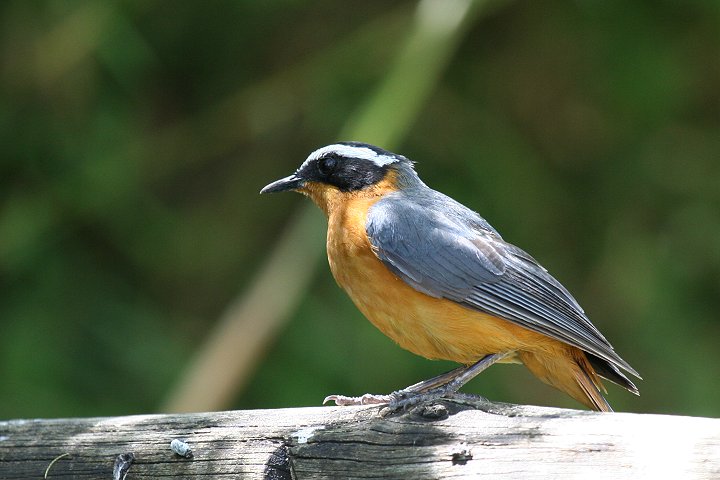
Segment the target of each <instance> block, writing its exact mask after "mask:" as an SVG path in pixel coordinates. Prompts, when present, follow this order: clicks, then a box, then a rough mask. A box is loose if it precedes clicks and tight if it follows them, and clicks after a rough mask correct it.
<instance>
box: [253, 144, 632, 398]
mask: <svg viewBox="0 0 720 480" xmlns="http://www.w3.org/2000/svg"><path fill="white" fill-rule="evenodd" d="M283 191H295V192H299V193H301V194H303V195H305V196H307V197H309V198H310V199H311V200H312V201H313V202H314V203H315V204H316V205H317V206H318V207H320V209H321V210H322V211H323V212H324V214H325V216H326V217H327V221H328V227H327V245H326V247H327V257H328V263H329V266H330V270H331V272H332V274H333V276H334V278H335V280H336V282H337V283H338V284H339V286H340V287H341V288H342V289H343V290H345V292H346V293H347V294H348V295H349V297H350V298H351V299H352V301H353V302H354V304H355V305H356V306H357V308H358V309H359V310H360V311H361V312H362V313H363V314H364V316H365V317H367V319H368V320H369V321H370V322H371V323H372V324H373V325H375V327H377V328H378V329H379V330H380V331H381V332H382V333H384V334H385V335H387V336H388V337H390V338H391V339H392V340H394V341H395V342H396V343H397V344H398V345H399V346H400V347H402V348H404V349H406V350H409V351H410V352H413V353H415V354H417V355H420V356H422V357H425V358H428V359H443V360H450V361H453V362H456V363H459V364H460V366H459V367H457V368H455V369H454V370H451V371H449V372H447V373H444V374H442V375H438V376H437V377H434V378H431V379H428V380H425V381H422V382H418V383H416V384H414V385H411V386H409V387H406V388H404V389H401V390H398V391H395V392H392V393H391V394H387V395H381V394H365V395H362V396H360V397H349V396H344V395H330V396H328V397H327V398H326V399H325V401H326V402H328V401H334V402H335V403H336V404H337V405H358V404H387V405H388V406H389V407H392V408H395V409H397V408H408V407H409V406H412V405H415V404H417V403H420V402H423V401H425V400H428V399H438V398H441V397H449V396H452V395H453V394H455V393H457V391H458V390H459V389H460V388H461V387H462V386H463V385H465V384H466V383H467V382H468V381H470V380H471V379H472V378H474V377H475V376H476V375H478V374H479V373H480V372H482V371H483V370H485V369H486V368H488V367H489V366H490V365H492V364H494V363H497V362H502V363H522V364H524V365H525V366H526V367H527V368H528V369H529V370H530V372H531V373H532V374H533V375H535V376H536V377H537V378H539V379H540V380H541V381H542V382H544V383H546V384H549V385H551V386H553V387H555V388H556V389H558V390H560V391H562V392H565V393H566V394H568V395H569V396H570V397H572V398H574V399H575V400H577V401H578V402H580V403H581V404H583V405H585V406H586V407H588V408H590V409H592V410H597V411H605V412H608V411H612V408H611V407H610V404H609V403H608V401H607V400H606V399H605V397H604V395H603V394H604V393H605V394H606V393H607V391H606V389H605V387H604V385H603V383H602V380H601V378H603V379H605V380H608V381H610V382H613V383H615V384H617V385H619V386H621V387H623V388H625V389H627V390H628V391H630V392H632V393H634V394H636V395H639V391H638V389H637V387H636V386H635V385H634V384H633V383H632V382H631V381H630V380H629V379H628V377H627V376H626V375H625V373H623V372H627V373H629V374H631V375H633V376H635V377H637V378H639V379H640V378H641V377H640V375H639V374H638V372H637V371H636V370H635V369H633V367H631V366H630V364H629V363H628V362H626V361H625V360H623V359H622V358H621V357H620V356H619V355H618V354H617V353H616V352H615V350H614V349H613V347H612V345H611V344H610V343H609V342H608V340H607V339H606V338H605V337H604V336H603V335H602V333H600V331H599V330H598V329H597V328H596V327H595V326H594V325H593V324H592V323H591V322H590V320H589V318H588V316H587V315H586V314H585V312H584V310H583V309H582V308H581V307H580V305H579V304H578V302H577V301H576V300H575V298H574V297H573V296H572V295H571V294H570V292H569V291H568V290H567V289H566V288H565V287H564V286H563V285H562V284H561V283H560V282H559V281H558V280H556V279H555V278H554V277H553V276H552V275H550V273H548V271H547V270H546V269H545V268H544V267H543V266H542V265H540V263H539V262H538V261H537V260H535V259H534V258H533V257H532V256H530V255H529V254H528V253H526V252H525V251H524V250H522V249H520V248H519V247H516V246H515V245H513V244H511V243H509V242H507V241H505V240H504V239H503V237H502V236H501V235H500V233H498V231H497V230H495V228H493V227H492V226H491V225H490V223H488V221H487V220H485V219H484V218H483V217H481V216H480V215H479V214H478V213H476V212H475V211H474V210H472V209H470V208H468V207H466V206H465V205H463V204H461V203H460V202H458V201H456V200H454V199H452V198H450V197H449V196H447V195H445V194H443V193H441V192H438V191H436V190H433V189H432V188H430V187H428V186H427V185H426V184H425V183H424V182H423V181H422V180H421V179H420V177H419V176H418V174H417V172H416V170H415V162H413V161H411V160H409V159H408V158H407V157H404V156H402V155H399V154H395V153H392V152H390V151H387V150H384V149H382V148H380V147H377V146H374V145H371V144H368V143H362V142H356V141H351V142H338V143H335V144H332V145H327V146H324V147H322V148H319V149H317V150H315V151H313V152H312V153H311V154H310V155H309V156H308V157H307V159H306V160H305V161H304V162H303V163H302V164H301V165H300V167H299V168H298V169H297V170H296V171H295V172H294V173H292V174H291V175H289V176H287V177H284V178H281V179H279V180H277V181H275V182H272V183H270V184H269V185H267V186H265V187H264V188H263V189H262V190H261V191H260V193H261V194H265V193H275V192H283Z"/></svg>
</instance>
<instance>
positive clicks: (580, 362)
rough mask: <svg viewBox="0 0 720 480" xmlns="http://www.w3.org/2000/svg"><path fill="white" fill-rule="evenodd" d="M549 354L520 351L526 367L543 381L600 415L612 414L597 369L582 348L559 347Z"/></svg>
mask: <svg viewBox="0 0 720 480" xmlns="http://www.w3.org/2000/svg"><path fill="white" fill-rule="evenodd" d="M558 347H559V348H558V349H557V350H556V351H555V352H553V353H552V354H550V353H549V352H548V353H546V352H520V359H521V360H522V362H523V363H524V364H525V366H526V367H527V368H528V369H529V370H530V371H531V372H532V373H533V375H535V376H536V377H538V378H539V379H540V380H542V381H543V382H545V383H547V384H548V385H552V386H553V387H555V388H557V389H558V390H560V391H563V392H565V393H567V394H568V395H570V396H571V397H573V398H574V399H575V400H577V401H578V402H580V403H582V404H583V405H585V406H587V407H588V408H591V409H593V410H598V411H601V412H612V408H610V404H609V403H608V402H607V400H605V397H603V396H602V393H601V391H602V392H606V390H605V387H604V386H603V384H602V383H601V382H600V378H599V377H598V375H597V373H596V372H595V369H594V368H593V367H592V365H590V362H589V361H588V359H587V357H586V356H585V353H584V352H583V351H582V350H580V349H579V348H575V347H571V346H568V345H558Z"/></svg>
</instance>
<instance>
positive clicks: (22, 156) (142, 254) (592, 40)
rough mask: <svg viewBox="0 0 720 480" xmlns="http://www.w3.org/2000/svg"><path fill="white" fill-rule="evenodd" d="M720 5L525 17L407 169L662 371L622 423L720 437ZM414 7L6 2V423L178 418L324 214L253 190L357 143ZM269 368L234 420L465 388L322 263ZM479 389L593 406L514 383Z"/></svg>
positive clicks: (509, 375)
mask: <svg viewBox="0 0 720 480" xmlns="http://www.w3.org/2000/svg"><path fill="white" fill-rule="evenodd" d="M719 5H720V4H718V3H717V2H715V1H712V0H708V1H701V0H694V1H687V2H670V1H664V0H661V1H654V2H650V1H638V2H621V1H619V0H606V1H593V0H585V1H581V2H562V1H549V2H532V1H529V0H525V1H516V2H501V3H500V4H499V5H498V6H497V8H495V9H494V10H493V11H492V13H491V14H489V15H487V16H485V17H483V18H482V19H480V21H478V22H476V23H475V24H474V25H473V26H472V28H471V30H470V32H468V34H467V35H466V37H465V39H464V40H463V43H462V45H461V46H460V48H459V51H458V52H457V53H456V55H455V56H453V57H452V58H449V59H448V62H449V64H448V66H447V70H446V72H445V74H444V75H443V78H442V80H441V82H440V84H439V86H438V88H437V89H436V91H435V92H434V93H433V95H432V97H431V99H430V101H429V102H428V103H427V104H426V105H425V106H424V108H423V109H422V111H420V112H419V113H418V115H417V118H416V119H415V121H414V124H413V127H412V128H411V129H410V130H409V131H408V133H407V135H406V139H405V141H404V143H403V145H402V147H401V148H400V149H398V151H399V152H401V153H403V154H405V155H407V156H409V157H410V158H412V159H414V160H416V161H418V162H419V163H418V171H419V172H420V174H421V176H422V177H423V179H424V180H425V181H426V182H427V183H428V184H429V185H431V186H433V187H434V188H436V189H438V190H441V191H443V192H445V193H448V194H450V195H451V196H453V197H455V198H457V199H458V200H460V201H462V202H463V203H465V204H467V205H469V206H471V207H473V208H474V209H476V210H478V211H479V212H480V213H481V214H482V215H483V216H485V217H486V218H487V219H488V220H489V221H490V222H491V223H492V224H493V225H494V226H495V227H496V228H498V230H499V231H500V232H502V233H503V235H504V237H505V238H506V239H508V240H509V241H511V242H513V243H516V244H518V245H520V246H521V247H523V248H524V249H526V250H528V251H529V252H530V253H531V254H533V255H534V256H535V257H537V258H538V259H539V260H540V261H541V262H542V263H543V264H544V265H545V266H546V267H548V269H549V270H550V271H551V272H552V273H554V274H555V276H556V277H558V278H559V279H560V280H561V281H562V282H563V283H564V284H565V285H566V286H568V287H569V289H570V290H571V291H572V292H573V293H574V294H575V295H576V296H577V297H578V299H579V301H580V303H581V304H582V305H583V306H584V308H585V310H586V311H587V312H588V314H589V316H590V318H591V319H592V320H593V321H594V323H595V324H596V325H598V326H599V328H600V329H601V330H602V331H603V332H604V333H605V334H606V336H607V337H608V338H609V339H610V340H611V342H612V343H613V344H614V346H615V347H616V349H617V350H618V352H619V353H620V354H621V355H622V356H623V357H624V358H625V359H627V360H628V361H629V362H630V363H631V364H632V365H633V366H635V368H637V369H638V370H639V371H640V372H641V374H643V377H644V378H645V380H644V381H642V382H639V387H640V390H641V393H642V396H641V397H639V398H635V397H634V396H632V395H629V394H626V393H624V392H622V391H620V390H619V389H616V388H613V387H610V388H611V391H610V395H609V400H610V402H611V403H612V404H613V406H614V407H615V408H616V409H618V410H627V411H638V412H666V413H678V414H690V415H708V416H718V415H720V382H719V381H718V379H719V378H720V351H719V350H718V348H717V345H718V343H719V341H720V322H718V315H719V313H718V312H720V42H718V38H719V35H718V34H719V32H720V7H719ZM414 8H415V3H414V2H392V4H390V3H389V2H382V1H379V0H369V1H366V2H362V3H350V2H331V1H328V0H325V1H316V2H299V1H289V0H285V1H276V2H249V1H235V2H227V1H221V0H212V1H208V2H203V3H197V2H196V3H178V2H166V1H144V2H139V1H129V0H128V1H108V2H69V1H65V2H63V1H36V2H25V1H20V0H8V1H5V2H3V4H2V5H1V6H0V142H1V143H2V146H3V154H2V157H1V159H0V287H1V288H0V418H13V417H57V416H70V415H82V416H88V415H119V414H126V413H135V412H150V411H154V410H156V409H157V408H158V405H159V404H160V402H161V401H162V400H163V398H164V395H165V394H166V392H167V391H168V390H169V389H170V388H171V387H172V385H173V384H174V383H175V382H176V381H177V380H178V378H179V377H180V375H182V372H183V369H184V368H185V367H186V366H187V364H188V362H190V361H191V360H192V357H193V352H194V351H195V349H196V348H197V347H198V346H199V345H200V343H201V341H202V339H203V337H204V336H205V335H206V333H207V332H208V331H209V330H210V329H211V328H212V326H213V324H214V322H215V320H216V319H217V318H218V317H219V316H220V314H221V312H222V311H223V310H224V308H225V306H226V305H227V304H228V303H230V302H231V301H232V300H233V298H235V296H236V295H237V294H238V293H239V292H241V291H243V290H244V289H245V288H247V286H248V285H249V284H250V283H251V282H252V281H253V273H254V272H255V271H256V270H257V268H258V266H259V265H260V264H261V262H262V259H263V257H264V255H265V254H266V253H267V252H269V251H270V249H271V248H272V245H273V243H274V241H275V239H276V238H277V236H278V235H280V234H281V233H282V231H283V225H284V223H285V222H286V220H287V219H288V218H289V216H290V215H291V214H292V212H293V210H294V209H296V208H298V207H299V206H300V204H301V203H302V202H306V201H307V200H305V199H302V198H300V197H299V196H294V195H290V194H288V195H282V196H277V197H268V198H265V197H259V196H258V195H257V192H258V191H259V189H260V188H261V187H262V186H263V185H265V184H266V183H268V182H269V181H271V180H274V179H276V178H278V177H280V176H284V175H286V174H288V173H289V172H290V171H292V170H293V169H294V168H296V167H297V165H299V163H300V162H302V161H303V159H304V157H305V156H306V155H307V153H309V152H310V151H311V150H313V149H314V148H317V147H319V146H322V145H324V144H327V143H331V142H332V141H334V140H336V136H337V134H338V131H339V129H340V127H341V126H342V125H344V124H345V123H346V122H347V121H348V119H349V118H351V116H352V115H353V114H354V113H355V112H356V111H357V109H358V108H359V107H360V106H361V105H362V104H363V101H364V100H366V99H367V97H368V95H369V94H370V93H371V92H372V91H373V88H374V87H375V86H376V85H377V84H378V83H379V82H380V81H381V80H382V79H383V78H384V75H385V74H386V73H387V71H388V70H389V68H390V66H391V65H392V62H393V59H394V58H395V57H394V56H395V54H396V53H397V51H398V48H399V47H400V46H401V45H402V41H403V39H404V38H405V35H406V33H407V30H408V28H409V25H410V21H411V18H412V13H413V11H414ZM423 73H424V72H423V70H422V66H418V72H417V76H418V81H419V82H420V81H422V76H423ZM377 121H378V122H379V123H381V122H382V121H383V119H382V118H378V119H377ZM355 140H364V139H361V138H358V139H355ZM299 254H301V252H299ZM282 294H283V292H282V289H281V288H279V289H278V292H277V295H278V296H280V295H282ZM259 365H260V366H259V368H258V370H257V372H256V373H255V375H254V378H253V381H252V382H251V384H250V385H249V387H248V388H247V389H245V391H243V392H242V393H241V394H240V395H239V396H238V398H237V401H236V402H235V404H234V407H237V408H255V407H281V406H296V405H317V404H319V402H320V401H321V400H322V398H323V397H324V396H325V395H326V394H329V393H345V394H361V393H364V392H366V391H373V392H386V391H390V390H394V389H397V388H399V387H402V386H404V385H407V384H410V383H413V382H415V381H417V380H420V379H422V378H426V377H428V376H431V375H433V374H436V373H440V372H442V371H444V370H447V369H449V368H451V367H452V365H451V364H448V363H445V362H430V361H427V360H425V359H422V358H419V357H415V356H414V355H412V354H410V353H408V352H405V351H403V350H401V349H400V348H399V347H397V346H396V345H394V344H393V343H392V342H391V341H390V340H388V339H387V338H385V337H384V336H383V335H382V334H380V333H379V332H378V331H376V330H375V329H374V328H373V327H372V326H371V325H370V323H369V322H367V321H366V320H364V319H363V318H362V316H361V314H360V313H359V312H358V311H357V310H356V309H355V308H354V307H353V305H352V304H351V302H350V301H349V299H347V298H346V296H345V295H344V293H342V292H341V291H340V289H339V288H337V287H336V286H335V284H334V281H333V280H332V278H331V276H330V274H329V271H328V269H327V267H326V266H325V265H323V266H322V268H320V269H318V273H317V275H316V278H315V281H314V282H313V284H312V285H311V288H310V289H309V290H308V292H307V295H306V297H305V299H304V301H303V302H302V305H301V307H300V309H299V310H298V312H297V313H296V314H295V315H294V317H293V318H292V320H291V321H290V323H289V324H288V326H287V328H286V329H285V330H284V331H283V332H281V334H280V335H279V336H278V337H277V338H276V339H275V341H274V343H273V345H272V348H271V349H270V350H269V351H267V352H266V356H265V357H264V358H263V360H262V361H261V362H259ZM219 374H220V373H219ZM466 390H467V391H470V392H478V393H480V392H482V393H483V394H484V395H486V396H488V397H490V398H492V399H497V400H505V401H512V402H517V403H535V404H547V405H558V406H572V407H576V406H577V405H576V404H575V403H573V401H572V400H570V399H567V398H565V397H564V396H563V395H562V394H560V393H557V392H555V391H554V390H552V389H550V388H549V387H546V386H544V385H542V384H541V383H540V382H539V381H537V380H535V379H533V378H532V377H531V376H530V375H529V373H527V372H526V371H525V369H523V368H520V367H517V366H497V367H493V368H492V369H490V370H488V371H487V372H486V373H484V374H483V375H481V376H480V377H479V378H478V379H476V380H474V381H473V382H472V383H471V384H470V385H469V386H468V387H467V388H466Z"/></svg>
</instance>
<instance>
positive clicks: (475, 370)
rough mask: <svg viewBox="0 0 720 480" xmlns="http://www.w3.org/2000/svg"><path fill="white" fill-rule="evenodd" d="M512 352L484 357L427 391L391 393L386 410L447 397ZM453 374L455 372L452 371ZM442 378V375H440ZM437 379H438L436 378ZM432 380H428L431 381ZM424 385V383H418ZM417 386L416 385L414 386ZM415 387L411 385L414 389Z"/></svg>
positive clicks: (403, 407) (405, 407) (404, 407)
mask: <svg viewBox="0 0 720 480" xmlns="http://www.w3.org/2000/svg"><path fill="white" fill-rule="evenodd" d="M513 353H514V352H512V351H510V352H501V353H491V354H489V355H485V356H484V357H483V358H481V359H480V360H478V361H477V362H475V363H473V364H472V365H470V366H469V367H466V368H463V369H461V371H459V372H458V373H457V375H455V376H454V377H453V378H450V379H449V381H447V382H445V383H443V384H440V385H438V386H436V387H434V388H433V387H431V388H429V389H423V390H420V391H418V390H414V391H406V390H400V391H398V392H393V393H391V394H390V395H389V396H390V397H392V400H391V401H390V402H388V408H390V410H399V409H407V408H409V407H412V406H414V405H417V404H419V403H422V402H427V401H432V400H437V399H439V398H443V397H449V396H451V395H453V394H454V393H456V392H457V391H458V390H460V388H461V387H462V386H463V385H465V384H466V383H468V382H469V381H470V380H472V379H473V378H475V377H476V376H478V375H479V374H480V373H481V372H482V371H484V370H485V369H486V368H488V367H489V366H490V365H492V364H493V363H496V362H498V361H500V360H502V359H503V358H505V357H507V356H509V355H511V354H513ZM456 370H458V369H456ZM453 372H455V370H453ZM453 372H448V373H447V374H445V375H448V374H450V373H453ZM441 376H442V375H441ZM436 378H438V377H436ZM432 380H434V379H430V381H432ZM420 383H424V382H420ZM416 385H418V384H416ZM414 386H415V385H413V387H414Z"/></svg>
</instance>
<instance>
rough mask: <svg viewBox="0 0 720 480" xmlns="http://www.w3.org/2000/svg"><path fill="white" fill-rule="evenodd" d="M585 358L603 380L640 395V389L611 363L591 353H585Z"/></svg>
mask: <svg viewBox="0 0 720 480" xmlns="http://www.w3.org/2000/svg"><path fill="white" fill-rule="evenodd" d="M586 355H587V359H588V361H589V362H590V365H592V367H593V368H594V369H595V372H596V373H597V374H598V375H600V376H601V377H602V378H604V379H605V380H608V381H611V382H613V383H614V384H616V385H619V386H621V387H623V388H625V389H627V390H629V391H630V392H632V393H634V394H635V395H640V391H639V390H638V388H637V387H636V386H635V384H634V383H633V382H631V381H630V380H629V379H628V378H627V377H626V376H625V375H623V373H622V372H621V371H620V369H619V368H617V367H616V366H615V365H613V364H612V363H610V362H608V361H607V360H603V359H602V358H599V357H596V356H595V355H593V354H592V353H586Z"/></svg>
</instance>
